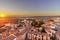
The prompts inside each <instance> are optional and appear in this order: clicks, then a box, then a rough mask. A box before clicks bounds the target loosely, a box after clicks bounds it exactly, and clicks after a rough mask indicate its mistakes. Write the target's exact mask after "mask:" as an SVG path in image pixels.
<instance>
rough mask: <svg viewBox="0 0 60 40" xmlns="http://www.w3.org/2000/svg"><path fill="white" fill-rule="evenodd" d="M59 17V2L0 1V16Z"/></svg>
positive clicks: (57, 0)
mask: <svg viewBox="0 0 60 40" xmlns="http://www.w3.org/2000/svg"><path fill="white" fill-rule="evenodd" d="M2 13H3V14H6V15H9V16H11V15H12V16H13V15H15V16H16V15H19V16H60V0H0V14H2Z"/></svg>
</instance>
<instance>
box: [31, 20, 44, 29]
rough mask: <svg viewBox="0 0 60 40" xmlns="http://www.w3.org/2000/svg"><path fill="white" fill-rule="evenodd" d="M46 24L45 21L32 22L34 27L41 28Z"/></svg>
mask: <svg viewBox="0 0 60 40" xmlns="http://www.w3.org/2000/svg"><path fill="white" fill-rule="evenodd" d="M43 24H44V22H43V21H38V22H36V21H35V20H33V21H32V23H31V25H32V26H34V27H38V28H39V27H41V26H42V25H43Z"/></svg>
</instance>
